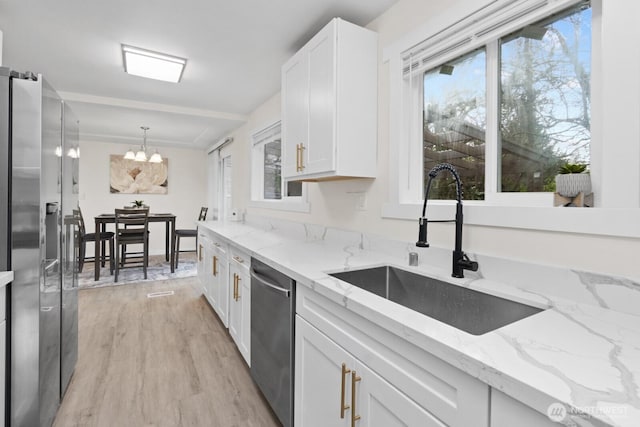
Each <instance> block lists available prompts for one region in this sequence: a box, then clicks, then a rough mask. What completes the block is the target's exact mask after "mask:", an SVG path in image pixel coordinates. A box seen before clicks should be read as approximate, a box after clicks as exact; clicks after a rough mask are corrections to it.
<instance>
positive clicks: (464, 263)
mask: <svg viewBox="0 0 640 427" xmlns="http://www.w3.org/2000/svg"><path fill="white" fill-rule="evenodd" d="M458 265H460V267H462V268H463V269H465V270H471V271H478V263H477V262H476V261H471V260H470V259H469V257H468V256H467V254H465V253H463V254H462V259H461V260H459V261H458Z"/></svg>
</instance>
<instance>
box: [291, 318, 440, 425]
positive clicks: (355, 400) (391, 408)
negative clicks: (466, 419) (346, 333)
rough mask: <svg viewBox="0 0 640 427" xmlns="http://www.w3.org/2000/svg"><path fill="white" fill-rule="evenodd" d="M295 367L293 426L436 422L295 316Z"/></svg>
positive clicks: (398, 391) (428, 423) (406, 397)
mask: <svg viewBox="0 0 640 427" xmlns="http://www.w3.org/2000/svg"><path fill="white" fill-rule="evenodd" d="M295 369H296V371H295V372H296V382H295V383H296V400H295V411H294V413H295V425H296V426H304V427H329V426H352V425H357V426H360V427H364V426H367V427H394V426H421V427H432V426H433V427H440V426H442V424H441V423H440V422H439V421H438V420H437V419H435V418H434V417H433V416H432V415H431V414H429V412H427V411H426V410H425V409H424V408H421V407H420V406H419V405H417V404H416V403H415V402H414V401H413V400H412V399H411V398H409V397H408V396H407V395H405V394H404V393H402V392H401V391H400V390H398V389H397V388H395V387H394V386H393V385H391V384H390V383H389V382H387V381H385V380H384V379H383V378H381V377H380V376H379V375H377V374H376V373H375V372H373V371H372V370H371V369H369V368H368V367H367V366H366V365H364V364H363V363H361V362H360V361H358V360H357V359H356V358H354V357H353V356H352V355H351V354H349V353H348V352H347V351H346V350H344V349H343V348H341V347H340V346H338V345H337V344H336V343H334V342H333V341H332V340H331V339H329V338H328V337H327V336H326V335H324V334H323V333H322V332H320V331H318V330H317V329H316V328H315V327H313V326H312V325H310V324H309V323H308V322H306V321H305V320H304V319H303V318H301V317H300V316H297V317H296V367H295Z"/></svg>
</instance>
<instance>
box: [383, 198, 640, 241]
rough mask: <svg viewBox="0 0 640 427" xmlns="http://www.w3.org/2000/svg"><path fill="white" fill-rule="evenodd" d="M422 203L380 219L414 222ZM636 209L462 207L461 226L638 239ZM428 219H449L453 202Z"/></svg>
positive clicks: (388, 208)
mask: <svg viewBox="0 0 640 427" xmlns="http://www.w3.org/2000/svg"><path fill="white" fill-rule="evenodd" d="M421 213H422V204H391V203H388V204H386V205H385V206H384V207H383V209H382V217H383V218H393V219H404V220H413V221H417V220H418V218H419V217H420V214H421ZM639 215H640V209H632V208H620V209H617V208H562V207H525V206H496V205H486V204H482V205H480V204H470V203H469V204H465V205H464V223H465V224H467V225H479V226H487V227H505V228H515V229H524V230H541V231H554V232H564V233H579V234H593V235H602V236H616V237H628V238H640V221H638V216H639ZM427 216H428V218H429V219H453V218H454V216H455V203H453V202H442V201H437V202H432V201H429V204H428V207H427Z"/></svg>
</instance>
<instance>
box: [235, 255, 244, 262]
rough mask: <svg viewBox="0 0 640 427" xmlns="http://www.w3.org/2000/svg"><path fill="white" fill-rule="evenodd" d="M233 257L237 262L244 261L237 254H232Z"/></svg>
mask: <svg viewBox="0 0 640 427" xmlns="http://www.w3.org/2000/svg"><path fill="white" fill-rule="evenodd" d="M233 259H235V260H236V261H238V262H239V263H243V262H244V260H243V259H242V258H240V257H239V256H234V257H233Z"/></svg>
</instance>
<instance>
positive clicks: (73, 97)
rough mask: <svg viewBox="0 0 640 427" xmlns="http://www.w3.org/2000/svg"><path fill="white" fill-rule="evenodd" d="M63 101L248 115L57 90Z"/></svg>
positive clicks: (199, 113) (206, 114)
mask: <svg viewBox="0 0 640 427" xmlns="http://www.w3.org/2000/svg"><path fill="white" fill-rule="evenodd" d="M58 94H59V95H60V97H61V98H62V99H64V100H65V101H71V102H84V103H87V104H99V105H109V106H113V107H123V108H134V109H137V110H149V111H161V112H165V113H173V114H184V115H188V116H198V117H208V118H213V119H224V120H232V121H237V122H246V121H247V119H248V117H247V116H245V115H242V114H234V113H226V112H222V111H213V110H203V109H199V108H189V107H181V106H177V105H168V104H157V103H154V102H142V101H134V100H132V99H124V98H111V97H106V96H96V95H88V94H84V93H77V92H63V91H58Z"/></svg>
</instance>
